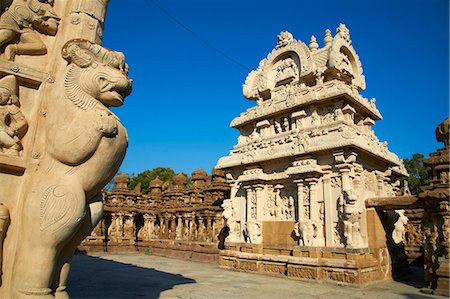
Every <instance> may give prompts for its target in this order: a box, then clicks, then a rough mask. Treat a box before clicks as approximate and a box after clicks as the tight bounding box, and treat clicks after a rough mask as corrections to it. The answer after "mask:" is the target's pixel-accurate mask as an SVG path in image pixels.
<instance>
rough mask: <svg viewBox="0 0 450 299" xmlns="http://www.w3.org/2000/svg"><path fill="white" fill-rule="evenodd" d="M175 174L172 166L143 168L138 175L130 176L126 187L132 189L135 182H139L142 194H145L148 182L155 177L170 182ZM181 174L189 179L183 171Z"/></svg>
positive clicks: (147, 189)
mask: <svg viewBox="0 0 450 299" xmlns="http://www.w3.org/2000/svg"><path fill="white" fill-rule="evenodd" d="M175 175H176V173H175V171H174V170H173V169H172V168H167V167H156V168H153V169H152V170H145V171H143V172H141V173H139V174H138V175H136V176H134V175H133V176H132V177H131V179H130V183H129V184H128V188H129V189H130V190H132V189H134V188H135V187H136V185H137V184H139V183H141V191H142V194H147V193H148V192H149V183H150V182H151V181H153V180H154V179H156V177H159V179H160V180H162V181H164V182H172V179H173V177H174V176H175ZM183 175H185V176H186V177H187V178H188V180H189V177H188V176H187V175H186V174H185V173H183Z"/></svg>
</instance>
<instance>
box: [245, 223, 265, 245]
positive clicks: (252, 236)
mask: <svg viewBox="0 0 450 299" xmlns="http://www.w3.org/2000/svg"><path fill="white" fill-rule="evenodd" d="M244 235H245V237H246V239H247V242H249V243H252V244H257V243H261V241H262V234H261V227H260V225H259V224H258V223H257V222H255V221H249V222H247V223H246V225H245V227H244Z"/></svg>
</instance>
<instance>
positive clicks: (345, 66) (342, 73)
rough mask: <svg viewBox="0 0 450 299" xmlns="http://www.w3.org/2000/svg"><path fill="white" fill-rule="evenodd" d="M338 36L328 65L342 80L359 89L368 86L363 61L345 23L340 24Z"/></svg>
mask: <svg viewBox="0 0 450 299" xmlns="http://www.w3.org/2000/svg"><path fill="white" fill-rule="evenodd" d="M336 33H337V34H336V36H335V37H334V38H333V42H332V44H331V48H330V54H329V59H328V67H329V68H331V69H332V71H331V72H332V73H333V74H334V76H335V77H337V78H338V79H340V80H343V81H345V82H347V83H348V84H349V85H352V86H354V87H355V88H356V89H358V90H364V89H365V88H366V80H365V77H364V75H363V69H362V64H361V61H360V60H359V57H358V55H357V54H356V51H355V49H354V48H353V46H352V41H351V40H350V31H349V30H348V29H347V27H346V26H345V25H344V24H339V27H338V28H337V29H336Z"/></svg>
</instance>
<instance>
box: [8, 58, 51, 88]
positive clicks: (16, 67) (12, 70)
mask: <svg viewBox="0 0 450 299" xmlns="http://www.w3.org/2000/svg"><path fill="white" fill-rule="evenodd" d="M0 73H4V74H8V75H14V76H16V77H18V78H21V79H23V80H24V81H28V82H31V83H34V84H38V85H39V84H41V83H43V82H49V83H53V82H54V81H55V78H53V77H52V76H51V75H50V74H48V73H46V72H43V71H40V70H36V69H34V68H31V67H29V66H27V65H24V64H20V63H17V62H12V61H9V60H4V59H0Z"/></svg>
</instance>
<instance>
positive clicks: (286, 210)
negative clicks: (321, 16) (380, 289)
mask: <svg viewBox="0 0 450 299" xmlns="http://www.w3.org/2000/svg"><path fill="white" fill-rule="evenodd" d="M363 89H365V78H364V75H363V70H362V66H361V62H360V61H359V57H358V56H357V55H356V51H355V49H354V48H353V46H352V41H351V39H350V34H349V31H348V29H347V28H346V27H345V25H343V24H341V25H339V27H338V28H337V30H336V35H335V36H334V37H333V36H332V35H331V31H330V30H326V31H325V37H324V46H323V47H321V45H319V42H318V39H317V38H315V37H312V38H311V40H310V43H309V47H308V46H307V45H306V44H305V43H303V42H301V41H298V40H295V39H294V37H293V36H292V34H290V33H287V32H282V33H281V34H280V35H279V36H278V43H277V45H276V46H275V49H274V50H272V52H271V53H269V55H267V57H266V58H264V59H262V60H261V62H260V63H259V65H258V67H257V69H256V70H254V71H252V72H250V73H249V75H248V76H247V78H246V80H245V83H244V86H243V93H244V96H245V97H246V98H247V99H250V100H255V101H256V105H255V106H254V107H251V108H249V109H247V111H245V112H243V113H241V114H240V115H239V116H238V117H236V118H235V119H234V120H233V121H232V122H231V127H233V128H235V129H238V130H239V132H240V133H241V136H240V137H239V138H238V144H237V145H236V146H235V147H234V149H232V150H231V151H230V154H229V155H228V156H226V157H223V158H221V159H220V160H219V161H218V163H217V166H216V168H219V169H222V170H224V171H225V173H226V174H227V176H230V177H232V178H233V180H232V182H233V184H234V185H235V186H236V187H233V188H232V189H231V195H230V206H229V207H228V206H227V208H226V209H225V211H224V213H227V214H228V215H229V214H231V213H234V214H235V215H236V217H235V218H234V219H235V221H236V222H235V223H236V224H239V225H236V232H230V234H232V235H233V236H241V233H242V232H244V234H245V236H246V238H245V240H244V241H245V243H254V244H255V243H256V244H257V245H256V246H255V245H254V244H239V245H236V244H231V238H227V239H226V242H225V249H228V250H225V252H223V253H222V254H221V257H223V258H224V259H225V258H230V259H235V258H238V259H239V263H240V262H241V261H242V260H247V261H249V260H250V259H251V260H252V262H255V261H258V263H260V264H263V263H264V262H265V259H266V258H267V257H266V252H265V251H266V249H267V251H270V252H273V251H274V248H276V249H277V251H278V253H273V254H271V257H270V259H271V261H272V262H283V263H285V262H286V258H287V257H286V256H289V255H290V257H289V258H287V259H288V260H289V259H290V258H291V257H296V256H298V257H302V258H303V257H307V258H311V257H312V256H314V257H320V256H321V253H320V252H321V250H320V249H316V248H320V247H327V250H326V252H327V253H328V252H329V251H334V250H335V248H336V247H339V250H340V251H341V253H340V254H337V255H336V257H334V256H333V257H331V259H334V258H337V256H340V258H342V259H348V258H349V256H346V254H347V253H357V254H361V255H365V254H366V253H367V252H368V251H367V249H370V250H369V251H371V252H373V250H375V248H373V247H372V244H369V243H370V242H369V241H370V240H372V239H370V238H369V236H368V233H369V232H370V233H371V232H373V231H374V228H373V227H370V226H374V225H376V224H377V223H378V222H377V221H371V220H373V219H372V218H369V216H370V217H372V216H373V215H372V214H370V212H369V211H368V210H367V209H366V207H365V200H366V199H367V198H372V197H376V196H379V197H382V196H388V195H393V194H395V192H396V191H397V190H398V186H396V185H395V184H394V182H395V181H396V180H398V179H399V178H400V176H402V175H405V174H406V171H405V169H404V167H403V163H402V161H401V160H400V159H398V157H397V156H396V155H395V154H393V153H391V152H390V151H389V150H388V148H387V145H386V143H384V142H380V141H379V140H378V138H376V136H375V133H374V131H373V130H372V126H373V125H374V123H375V122H376V121H378V120H381V119H382V117H381V114H380V113H379V111H378V110H377V109H376V106H375V103H374V101H371V102H370V101H369V100H368V99H367V98H365V97H363V96H362V95H361V94H360V93H359V92H360V91H361V90H363ZM254 131H257V133H258V136H257V138H250V136H251V135H252V134H254V133H253V132H254ZM237 186H240V187H239V188H237ZM255 186H258V189H257V188H255ZM282 186H285V188H282ZM288 186H297V190H295V191H293V190H289V191H288V190H287V189H289V187H288ZM243 189H245V191H244V190H243ZM255 193H256V196H255ZM231 203H233V205H231ZM228 215H227V217H228ZM373 217H377V215H375V216H373ZM369 220H370V221H369ZM375 220H376V219H375ZM253 223H257V224H258V225H259V228H260V232H261V236H259V232H258V238H257V239H258V240H259V241H258V242H255V241H254V239H255V238H253V239H252V238H251V236H250V235H251V229H250V226H251V225H254V224H253ZM232 225H234V223H233V224H232ZM230 228H231V226H230ZM239 230H240V231H239ZM255 230H256V229H255ZM256 231H258V230H256ZM233 238H234V237H233ZM233 240H234V241H233V243H237V242H239V243H242V241H243V240H242V238H238V237H236V238H234V239H233ZM297 241H299V242H298V243H297ZM299 245H300V246H302V247H304V248H299V247H300V246H299ZM310 247H315V248H314V249H312V248H310ZM372 249H373V250H372ZM383 249H384V248H383ZM249 252H251V258H250V257H249V256H247V255H245V254H244V253H246V254H247V253H249ZM287 252H290V254H288V253H287ZM294 253H295V254H298V255H295V254H294ZM323 256H325V253H324V255H323ZM375 258H376V259H380V257H379V256H375ZM327 259H328V257H327ZM319 260H320V258H319ZM239 263H238V264H239ZM352 263H353V262H352ZM347 264H350V263H347ZM290 266H292V264H290V262H287V269H289V267H290ZM236 267H237V268H239V266H236ZM311 267H314V269H318V270H317V271H318V273H319V272H320V271H323V270H319V267H320V262H316V263H315V264H314V265H311ZM329 267H331V268H334V267H337V266H336V264H333V266H329ZM256 268H257V271H264V270H263V268H264V267H261V268H258V267H256ZM337 268H339V267H337ZM363 269H364V270H363ZM361 271H362V272H361ZM363 272H364V274H363ZM382 272H383V271H381V270H380V268H377V269H368V268H367V267H366V266H363V265H362V264H359V265H358V266H357V270H356V271H355V269H352V270H350V269H342V268H339V269H338V270H336V271H334V269H333V270H331V269H330V273H333V274H332V275H331V274H330V279H332V280H337V281H344V282H351V283H361V281H363V280H365V281H367V280H368V279H369V278H368V277H370V279H380V280H381V279H385V278H386V277H385V273H384V272H383V273H382ZM320 273H322V274H323V272H320ZM336 273H337V274H336ZM339 273H341V274H342V273H346V275H338V274H339ZM347 273H349V275H347ZM322 274H320V275H319V274H318V275H317V277H322V278H324V277H325V276H323V275H322ZM350 274H351V275H350ZM287 275H289V271H287ZM331 276H332V277H331ZM349 277H351V278H349Z"/></svg>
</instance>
